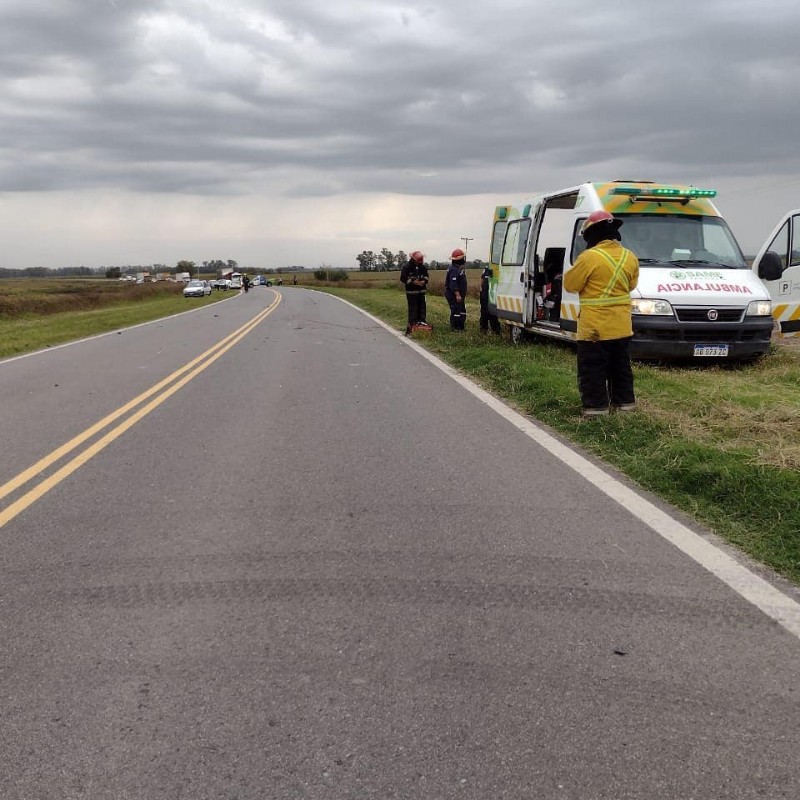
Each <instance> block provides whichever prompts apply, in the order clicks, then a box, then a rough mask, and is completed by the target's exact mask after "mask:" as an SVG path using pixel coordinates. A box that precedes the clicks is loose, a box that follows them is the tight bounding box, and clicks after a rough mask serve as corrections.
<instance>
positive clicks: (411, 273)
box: [400, 250, 429, 336]
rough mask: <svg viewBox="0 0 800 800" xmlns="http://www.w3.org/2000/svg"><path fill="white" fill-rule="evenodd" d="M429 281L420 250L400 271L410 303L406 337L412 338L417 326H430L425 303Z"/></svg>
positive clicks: (413, 254) (409, 258)
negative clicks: (413, 330) (412, 332)
mask: <svg viewBox="0 0 800 800" xmlns="http://www.w3.org/2000/svg"><path fill="white" fill-rule="evenodd" d="M428 279H429V276H428V268H427V267H426V266H425V256H424V255H423V254H422V253H421V252H420V251H419V250H415V251H414V252H413V253H412V254H411V255H410V256H409V257H408V261H406V263H405V264H404V265H403V268H402V269H401V270H400V281H401V282H402V284H403V286H405V287H406V302H407V303H408V325H407V326H406V336H411V330H412V328H413V327H414V326H415V325H427V324H428V323H427V320H426V318H427V316H428V309H427V305H426V301H425V293H426V292H427V291H428Z"/></svg>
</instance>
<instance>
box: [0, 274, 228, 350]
mask: <svg viewBox="0 0 800 800" xmlns="http://www.w3.org/2000/svg"><path fill="white" fill-rule="evenodd" d="M13 283H14V282H12V281H3V282H0V300H3V301H5V309H4V311H0V358H9V357H10V356H15V355H21V354H23V353H29V352H32V351H34V350H40V349H43V348H45V347H52V346H54V345H57V344H63V343H65V342H70V341H74V340H76V339H82V338H84V337H86V336H93V335H95V334H98V333H107V332H108V331H113V330H117V329H119V328H127V327H130V326H131V325H137V324H140V323H142V322H150V321H151V320H154V319H159V318H161V317H166V316H169V315H170V314H177V313H179V312H181V311H187V310H189V309H190V308H196V307H197V306H199V305H207V304H209V303H214V302H217V301H218V300H224V299H225V298H226V297H231V296H232V295H231V293H230V292H212V293H211V295H210V296H209V297H204V298H202V299H201V298H184V296H183V291H182V287H181V286H179V285H177V286H176V285H175V284H169V285H165V286H164V287H163V288H162V287H159V285H158V284H152V288H149V287H147V286H145V287H141V286H140V287H133V286H131V285H130V284H128V285H127V286H125V285H121V286H119V287H118V288H117V286H115V285H114V282H112V281H109V282H108V283H105V284H104V283H102V282H100V281H94V282H88V281H87V282H85V291H83V292H81V290H80V287H77V288H76V287H75V283H76V282H68V281H63V282H62V283H61V285H57V287H56V288H57V289H58V290H60V291H56V292H53V291H51V290H50V289H48V288H47V286H46V284H50V285H52V284H54V283H55V284H58V283H59V282H57V281H42V282H40V284H39V285H34V286H33V287H31V286H29V285H27V286H26V285H23V284H37V282H36V281H24V282H23V281H20V282H17V283H16V284H15V285H13V286H11V287H9V284H13ZM93 284H99V286H97V285H93ZM70 285H71V286H72V287H73V288H72V289H69V288H67V287H68V286H70ZM109 285H110V286H109ZM107 286H108V287H109V288H108V289H106V287H107ZM143 288H144V291H141V290H142V289H143ZM125 289H128V290H134V291H127V292H126V291H125ZM136 290H138V291H136ZM54 297H55V299H53V298H54ZM53 308H57V309H62V310H58V311H55V312H54V311H52V309H53ZM64 308H66V309H71V310H63V309H64ZM9 309H13V310H12V311H9Z"/></svg>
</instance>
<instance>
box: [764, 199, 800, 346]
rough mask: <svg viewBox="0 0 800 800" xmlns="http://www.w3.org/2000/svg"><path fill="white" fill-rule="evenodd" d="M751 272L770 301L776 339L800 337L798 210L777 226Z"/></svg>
mask: <svg viewBox="0 0 800 800" xmlns="http://www.w3.org/2000/svg"><path fill="white" fill-rule="evenodd" d="M753 269H754V270H755V271H756V272H757V274H758V276H759V277H760V278H761V279H762V280H763V281H764V283H765V285H766V287H767V289H768V290H769V293H770V297H771V298H772V316H773V317H774V318H775V322H776V326H777V333H778V336H779V337H782V336H786V337H789V336H800V209H795V210H794V211H790V212H789V213H788V214H786V216H785V217H784V218H783V219H782V220H781V221H780V222H779V223H778V224H777V226H776V227H775V230H773V231H772V233H771V234H770V236H769V238H768V239H767V241H766V242H765V244H764V246H763V247H762V248H761V250H760V251H759V253H758V255H757V256H756V259H755V261H754V262H753ZM776 273H777V276H776ZM770 276H772V277H770Z"/></svg>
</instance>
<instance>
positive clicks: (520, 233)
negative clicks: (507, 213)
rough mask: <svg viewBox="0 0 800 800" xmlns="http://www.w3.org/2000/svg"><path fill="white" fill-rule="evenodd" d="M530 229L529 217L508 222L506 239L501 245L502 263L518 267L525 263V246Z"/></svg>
mask: <svg viewBox="0 0 800 800" xmlns="http://www.w3.org/2000/svg"><path fill="white" fill-rule="evenodd" d="M530 230H531V221H530V219H529V218H525V219H519V220H515V221H513V222H509V223H508V229H507V230H506V240H505V243H504V245H503V262H502V263H503V264H505V265H508V266H512V267H519V266H521V265H522V264H524V263H525V247H526V245H527V244H528V234H529V233H530Z"/></svg>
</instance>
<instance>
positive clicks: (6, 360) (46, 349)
mask: <svg viewBox="0 0 800 800" xmlns="http://www.w3.org/2000/svg"><path fill="white" fill-rule="evenodd" d="M237 296H238V295H233V296H231V297H226V298H225V300H217V303H224V302H226V301H227V300H233V298H234V297H237ZM217 303H214V305H217ZM205 308H211V306H210V305H207V306H199V307H198V308H189V309H187V310H186V311H179V312H178V313H177V314H167V315H166V316H165V317H156V318H155V319H151V320H150V321H149V322H138V323H137V324H136V325H127V326H124V327H122V328H113V329H112V330H110V331H106V332H105V333H96V334H95V335H94V336H85V337H84V338H83V339H73V340H72V341H71V342H64V343H63V344H57V345H54V346H53V347H43V348H42V349H41V350H33V351H31V352H30V353H22V354H21V355H18V356H11V358H3V359H0V367H2V366H3V364H10V363H11V362H12V361H19V360H20V359H23V358H30V357H31V356H40V355H42V354H43V353H52V352H53V351H54V350H61V349H62V348H63V347H72V345H75V344H83V343H84V342H91V341H93V340H94V339H102V338H103V337H104V336H113V335H114V334H116V333H118V332H119V331H133V330H136V328H144V327H145V326H146V325H154V324H155V323H156V322H163V321H164V320H165V319H172V318H173V317H182V316H183V315H184V314H194V312H195V311H202V310H203V309H205Z"/></svg>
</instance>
